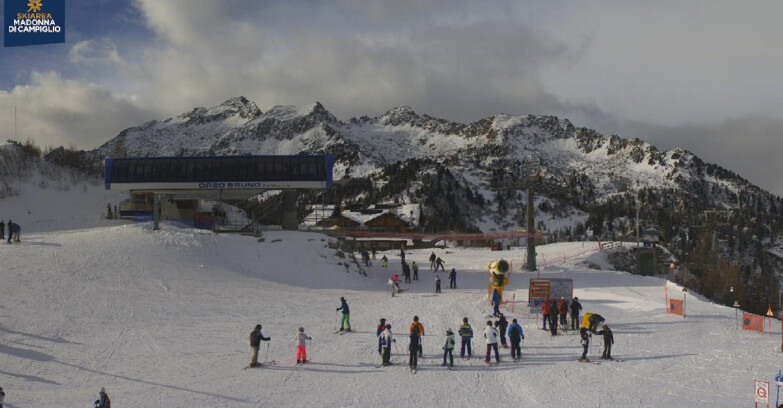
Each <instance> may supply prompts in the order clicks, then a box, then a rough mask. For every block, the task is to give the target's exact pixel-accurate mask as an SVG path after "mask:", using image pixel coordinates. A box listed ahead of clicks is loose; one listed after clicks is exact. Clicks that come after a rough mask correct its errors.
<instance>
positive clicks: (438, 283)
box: [435, 275, 440, 293]
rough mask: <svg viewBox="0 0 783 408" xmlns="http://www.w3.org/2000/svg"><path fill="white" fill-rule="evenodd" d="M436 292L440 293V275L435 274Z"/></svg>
mask: <svg viewBox="0 0 783 408" xmlns="http://www.w3.org/2000/svg"><path fill="white" fill-rule="evenodd" d="M435 293H440V276H437V275H436V276H435Z"/></svg>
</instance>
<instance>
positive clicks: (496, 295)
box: [492, 289, 501, 317]
mask: <svg viewBox="0 0 783 408" xmlns="http://www.w3.org/2000/svg"><path fill="white" fill-rule="evenodd" d="M500 302H501V298H500V292H498V290H497V289H492V316H493V317H497V316H500Z"/></svg>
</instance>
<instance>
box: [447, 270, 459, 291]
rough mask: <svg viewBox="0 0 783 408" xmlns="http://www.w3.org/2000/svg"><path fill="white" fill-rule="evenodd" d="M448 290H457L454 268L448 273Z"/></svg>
mask: <svg viewBox="0 0 783 408" xmlns="http://www.w3.org/2000/svg"><path fill="white" fill-rule="evenodd" d="M449 289H457V270H456V269H454V268H451V272H449Z"/></svg>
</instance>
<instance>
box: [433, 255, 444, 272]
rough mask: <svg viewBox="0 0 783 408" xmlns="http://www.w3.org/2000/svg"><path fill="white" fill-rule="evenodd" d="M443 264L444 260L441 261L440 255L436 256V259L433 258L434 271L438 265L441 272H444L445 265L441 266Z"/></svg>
mask: <svg viewBox="0 0 783 408" xmlns="http://www.w3.org/2000/svg"><path fill="white" fill-rule="evenodd" d="M443 264H445V262H443V259H440V257H438V259H436V260H435V272H437V271H438V267H440V270H442V271H443V272H446V267H445V266H443Z"/></svg>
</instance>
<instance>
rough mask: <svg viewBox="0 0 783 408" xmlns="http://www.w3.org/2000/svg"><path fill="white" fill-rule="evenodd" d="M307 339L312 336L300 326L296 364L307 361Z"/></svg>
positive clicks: (297, 337)
mask: <svg viewBox="0 0 783 408" xmlns="http://www.w3.org/2000/svg"><path fill="white" fill-rule="evenodd" d="M307 340H312V338H311V337H310V336H308V335H306V334H305V332H304V327H300V328H299V333H298V334H297V335H296V364H304V363H306V362H307V349H306V346H307V344H306V342H307Z"/></svg>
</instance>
